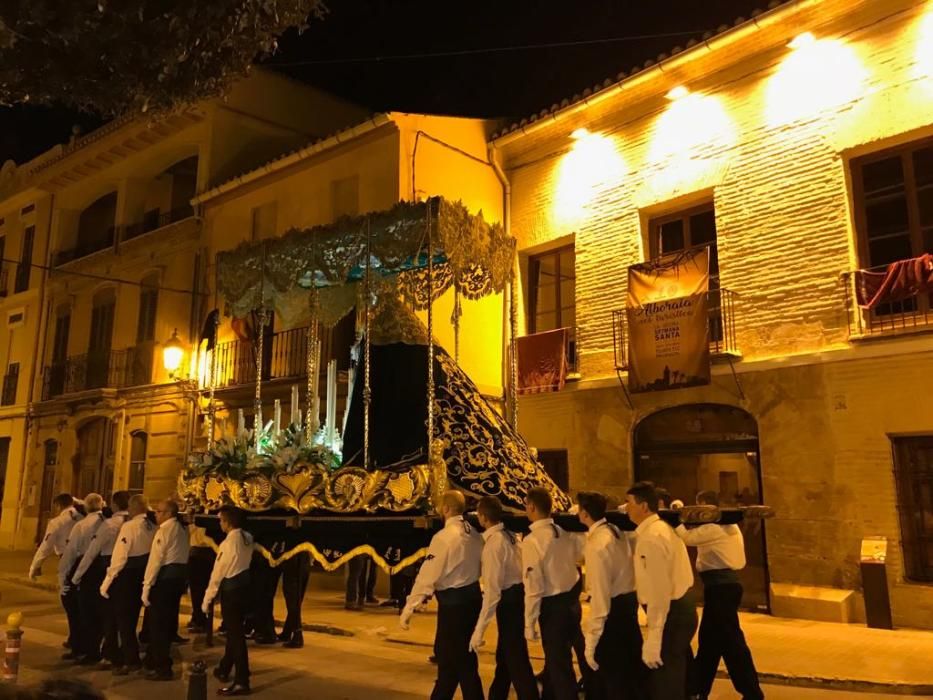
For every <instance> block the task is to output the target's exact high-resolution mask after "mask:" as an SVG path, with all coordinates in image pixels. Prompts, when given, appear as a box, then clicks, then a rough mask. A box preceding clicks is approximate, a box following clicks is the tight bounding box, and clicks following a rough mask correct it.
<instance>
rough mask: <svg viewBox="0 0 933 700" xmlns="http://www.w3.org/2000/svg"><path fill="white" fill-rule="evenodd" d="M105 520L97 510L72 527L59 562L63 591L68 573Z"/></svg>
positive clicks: (59, 578)
mask: <svg viewBox="0 0 933 700" xmlns="http://www.w3.org/2000/svg"><path fill="white" fill-rule="evenodd" d="M103 522H104V514H103V513H101V512H100V511H96V512H94V513H89V514H88V515H87V517H85V518H82V519H81V520H79V521H78V522H77V523H75V526H74V527H73V528H71V533H70V534H69V535H68V542H67V543H66V544H65V551H64V552H62V558H61V560H60V561H59V562H58V585H59V588H60V589H61V591H62V593H64V592H65V589H66V588H67V587H68V574H70V573H71V569H72V567H73V566H74V565H75V564H78V563H79V562H80V561H81V557H83V556H84V553H85V552H87V549H88V547H89V546H90V544H91V538H92V537H94V535H95V534H96V533H97V529H98V528H99V527H100V526H101V524H102V523H103Z"/></svg>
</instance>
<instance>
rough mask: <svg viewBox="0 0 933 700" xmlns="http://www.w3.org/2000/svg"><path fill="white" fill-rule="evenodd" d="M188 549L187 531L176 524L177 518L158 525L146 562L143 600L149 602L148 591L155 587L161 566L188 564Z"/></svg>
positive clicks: (179, 524)
mask: <svg viewBox="0 0 933 700" xmlns="http://www.w3.org/2000/svg"><path fill="white" fill-rule="evenodd" d="M189 548H190V545H189V542H188V530H187V529H186V528H185V526H184V525H182V524H181V523H180V522H178V518H169V519H168V520H166V521H165V522H164V523H162V524H161V525H159V529H158V530H157V531H156V534H155V537H154V538H153V540H152V549H151V550H150V552H149V561H147V562H146V573H145V575H144V577H143V600H149V590H150V589H151V588H152V587H153V586H154V585H155V582H156V579H158V578H159V571H160V570H161V569H162V567H163V566H168V565H169V564H187V563H188V550H189Z"/></svg>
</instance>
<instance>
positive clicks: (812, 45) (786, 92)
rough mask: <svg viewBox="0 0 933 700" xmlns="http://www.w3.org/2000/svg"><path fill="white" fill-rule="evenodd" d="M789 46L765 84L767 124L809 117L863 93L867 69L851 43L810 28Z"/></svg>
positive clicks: (854, 98)
mask: <svg viewBox="0 0 933 700" xmlns="http://www.w3.org/2000/svg"><path fill="white" fill-rule="evenodd" d="M788 46H789V47H790V48H791V52H790V53H789V54H788V55H787V57H786V58H785V59H784V60H783V61H782V62H781V65H780V66H779V68H778V70H777V72H776V73H775V74H774V75H773V76H772V77H771V79H770V80H769V82H768V85H767V88H766V94H765V118H766V121H767V123H768V125H769V126H780V125H783V124H788V123H790V122H793V121H797V120H799V119H806V118H808V117H812V116H814V115H816V114H818V113H819V112H820V111H822V110H823V109H826V108H828V107H836V106H839V105H841V104H845V103H846V102H851V101H853V100H856V99H858V98H859V97H861V96H862V95H863V94H864V92H865V83H866V80H867V77H868V76H867V71H866V70H865V67H864V66H863V65H862V62H861V61H860V60H859V58H858V56H856V54H855V51H853V49H852V47H851V46H848V45H847V44H845V43H844V42H842V41H838V40H835V39H817V38H815V37H814V36H813V35H812V34H810V33H809V32H804V33H803V34H800V35H798V36H797V37H795V38H794V39H793V41H791V42H790V43H789V44H788Z"/></svg>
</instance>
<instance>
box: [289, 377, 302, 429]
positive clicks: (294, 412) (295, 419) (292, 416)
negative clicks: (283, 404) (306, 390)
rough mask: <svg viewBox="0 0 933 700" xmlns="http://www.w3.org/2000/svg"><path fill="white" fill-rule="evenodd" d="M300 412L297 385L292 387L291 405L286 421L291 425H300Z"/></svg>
mask: <svg viewBox="0 0 933 700" xmlns="http://www.w3.org/2000/svg"><path fill="white" fill-rule="evenodd" d="M300 410H301V409H299V408H298V385H297V384H295V385H294V386H293V387H292V405H291V410H290V412H289V414H288V420H289V422H290V423H291V424H292V425H301V418H300V417H299V416H300Z"/></svg>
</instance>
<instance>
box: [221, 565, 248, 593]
mask: <svg viewBox="0 0 933 700" xmlns="http://www.w3.org/2000/svg"><path fill="white" fill-rule="evenodd" d="M248 585H249V569H245V570H243V571H241V572H240V573H238V574H237V575H236V576H231V577H230V578H225V579H224V580H223V581H221V582H220V590H222V591H225V592H227V593H229V592H230V591H237V590H239V589H241V588H246V587H247V586H248Z"/></svg>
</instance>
